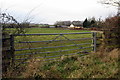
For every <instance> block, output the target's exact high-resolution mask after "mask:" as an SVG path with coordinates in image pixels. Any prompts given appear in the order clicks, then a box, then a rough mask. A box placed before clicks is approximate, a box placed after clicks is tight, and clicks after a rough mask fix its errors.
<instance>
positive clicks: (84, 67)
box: [6, 49, 120, 79]
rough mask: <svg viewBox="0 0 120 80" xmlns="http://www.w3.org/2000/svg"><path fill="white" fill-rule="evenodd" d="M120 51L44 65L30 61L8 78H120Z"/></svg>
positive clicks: (77, 56) (73, 57) (40, 62)
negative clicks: (119, 58) (119, 59)
mask: <svg viewBox="0 0 120 80" xmlns="http://www.w3.org/2000/svg"><path fill="white" fill-rule="evenodd" d="M119 52H120V51H119V50H118V49H115V50H113V51H111V52H109V53H108V52H97V53H91V54H89V55H86V56H81V55H79V54H78V55H74V56H62V57H61V59H60V61H53V62H49V63H48V62H47V63H43V61H37V60H36V59H35V58H33V59H30V60H29V61H30V63H29V64H27V66H26V67H23V68H20V69H19V68H18V69H17V70H14V72H12V73H11V74H8V75H6V77H7V78H36V79H37V78H38V79H40V78H100V79H103V78H119V79H120V76H119V72H118V70H119V69H118V68H119V67H118V65H119V62H118V55H119Z"/></svg>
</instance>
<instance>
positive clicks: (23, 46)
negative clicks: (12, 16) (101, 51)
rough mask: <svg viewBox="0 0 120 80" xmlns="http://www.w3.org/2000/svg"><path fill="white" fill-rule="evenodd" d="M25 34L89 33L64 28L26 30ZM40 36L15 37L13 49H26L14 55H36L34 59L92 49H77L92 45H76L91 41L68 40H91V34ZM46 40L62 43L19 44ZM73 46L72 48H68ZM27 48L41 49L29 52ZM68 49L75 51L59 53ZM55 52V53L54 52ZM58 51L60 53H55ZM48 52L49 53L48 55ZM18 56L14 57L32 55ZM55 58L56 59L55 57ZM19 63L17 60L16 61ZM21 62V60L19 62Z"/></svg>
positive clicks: (90, 41) (19, 57) (22, 56)
mask: <svg viewBox="0 0 120 80" xmlns="http://www.w3.org/2000/svg"><path fill="white" fill-rule="evenodd" d="M25 30H26V34H36V33H78V32H89V31H85V30H68V29H64V28H26V29H25ZM58 36H59V35H40V36H34V35H33V36H16V37H15V49H28V50H23V51H16V52H15V54H26V53H32V54H34V53H36V52H38V54H35V55H34V57H41V56H42V57H46V56H55V55H63V54H70V53H77V52H80V51H84V50H91V51H92V48H88V49H78V48H80V47H89V46H91V45H92V44H84V45H78V46H76V44H83V43H92V40H91V39H90V40H72V41H70V40H69V39H80V38H91V37H92V34H70V35H64V36H59V37H58ZM56 37H58V38H56ZM48 40H62V41H53V42H37V43H19V42H25V41H48ZM65 45H67V46H66V47H56V46H65ZM68 45H73V46H68ZM43 47H54V48H43ZM29 48H41V49H32V50H29ZM69 49H75V50H70V51H63V52H62V51H61V50H69ZM54 51H56V52H54ZM57 51H60V52H57ZM39 52H40V53H41V52H43V53H44V52H47V53H44V54H40V53H39ZM49 52H50V53H49ZM32 54H31V55H20V56H16V58H17V59H21V58H28V57H29V56H30V57H31V56H33V55H32ZM51 58H52V57H49V58H47V59H51ZM55 58H57V57H55ZM18 61H19V60H18ZM20 61H21V60H20Z"/></svg>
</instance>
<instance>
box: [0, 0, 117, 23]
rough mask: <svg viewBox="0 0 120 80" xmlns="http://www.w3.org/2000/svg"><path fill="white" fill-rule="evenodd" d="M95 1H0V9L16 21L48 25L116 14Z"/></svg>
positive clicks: (113, 9)
mask: <svg viewBox="0 0 120 80" xmlns="http://www.w3.org/2000/svg"><path fill="white" fill-rule="evenodd" d="M97 1H99V0H0V8H1V11H2V12H8V13H9V14H10V15H13V16H14V17H15V18H16V19H17V20H18V21H23V20H25V19H27V18H29V19H30V20H31V22H35V23H49V24H53V23H54V22H55V21H66V20H70V21H73V20H80V21H83V20H84V19H85V18H90V17H93V16H94V17H95V18H97V19H98V18H100V17H101V18H102V19H104V18H106V17H108V16H110V15H114V14H116V12H117V10H116V8H115V7H109V8H107V7H106V6H104V5H102V4H100V3H97ZM6 9H7V10H6Z"/></svg>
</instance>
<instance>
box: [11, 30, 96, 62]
mask: <svg viewBox="0 0 120 80" xmlns="http://www.w3.org/2000/svg"><path fill="white" fill-rule="evenodd" d="M71 34H73V35H74V34H78V35H79V34H80V35H82V34H91V36H92V37H91V38H88V37H86V38H78V39H70V38H68V37H66V36H64V35H71ZM41 35H46V36H49V35H58V36H55V38H54V39H52V40H44V41H18V42H15V37H17V36H41ZM59 37H63V38H64V40H56V39H58V38H59ZM81 40H82V41H83V40H92V42H85V43H75V42H74V41H81ZM56 41H57V42H59V41H70V42H71V43H72V44H70V45H62V46H44V47H37V48H24V49H16V47H15V44H21V43H23V44H24V43H42V42H47V43H51V42H56ZM84 45H89V46H85V47H81V46H84ZM74 46H75V47H77V48H73V49H63V50H58V51H45V52H43V51H42V52H41V51H40V52H38V51H34V52H20V51H27V50H40V49H41V50H42V49H52V48H54V49H55V48H62V47H63V48H64V47H74ZM84 49H88V50H84ZM89 49H92V50H89ZM75 50H77V51H78V52H75V53H69V54H56V55H48V56H46V55H45V56H43V57H42V56H41V57H39V56H38V57H36V58H56V57H60V56H62V55H74V54H79V53H89V52H90V51H94V52H95V51H96V32H81V33H50V34H49V33H45V34H16V35H10V53H11V59H12V63H15V62H16V61H17V60H27V59H29V58H27V57H22V58H18V57H21V56H25V55H26V56H28V55H30V56H31V55H36V54H50V53H51V54H53V53H62V52H67V51H75ZM81 50H82V51H81ZM16 52H20V53H19V54H16ZM45 60H48V59H45ZM49 60H52V59H49Z"/></svg>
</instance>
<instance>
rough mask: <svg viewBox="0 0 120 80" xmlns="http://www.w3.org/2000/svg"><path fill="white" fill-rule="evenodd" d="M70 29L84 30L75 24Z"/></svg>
mask: <svg viewBox="0 0 120 80" xmlns="http://www.w3.org/2000/svg"><path fill="white" fill-rule="evenodd" d="M68 28H70V29H83V27H82V26H75V25H74V24H71V25H70V26H69V27H68Z"/></svg>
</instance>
